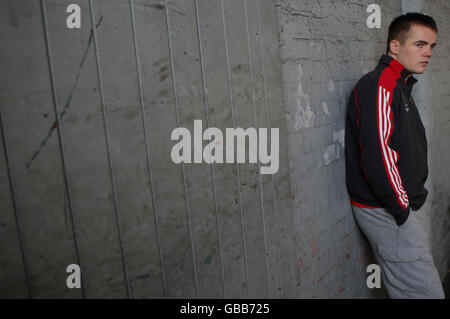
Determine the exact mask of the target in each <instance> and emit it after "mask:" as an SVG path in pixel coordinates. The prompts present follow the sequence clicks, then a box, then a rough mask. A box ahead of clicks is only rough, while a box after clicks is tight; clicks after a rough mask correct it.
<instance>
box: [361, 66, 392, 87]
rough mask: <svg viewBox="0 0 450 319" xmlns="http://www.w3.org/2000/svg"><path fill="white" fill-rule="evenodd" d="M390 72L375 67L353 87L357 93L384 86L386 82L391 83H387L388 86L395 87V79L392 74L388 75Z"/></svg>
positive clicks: (383, 68) (387, 69) (386, 69)
mask: <svg viewBox="0 0 450 319" xmlns="http://www.w3.org/2000/svg"><path fill="white" fill-rule="evenodd" d="M391 72H392V71H391V70H390V69H389V68H385V67H379V66H377V67H376V68H375V69H374V70H372V71H370V72H369V73H367V74H365V75H363V76H362V77H361V78H360V79H359V81H358V82H357V83H356V85H355V89H356V90H357V91H364V92H367V91H368V90H370V89H376V88H377V87H378V85H380V84H381V85H383V86H385V85H386V84H387V82H392V83H389V86H390V87H395V82H396V78H395V77H394V76H393V74H390V73H391ZM381 82H382V83H381Z"/></svg>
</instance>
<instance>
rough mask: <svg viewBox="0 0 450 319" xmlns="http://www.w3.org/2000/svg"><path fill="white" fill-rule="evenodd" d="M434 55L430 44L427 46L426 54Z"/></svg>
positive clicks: (428, 55) (427, 55)
mask: <svg viewBox="0 0 450 319" xmlns="http://www.w3.org/2000/svg"><path fill="white" fill-rule="evenodd" d="M432 55H433V50H432V49H431V46H429V47H428V48H427V50H426V51H425V56H426V57H430V58H431V56H432Z"/></svg>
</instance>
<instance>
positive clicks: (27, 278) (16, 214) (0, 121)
mask: <svg viewBox="0 0 450 319" xmlns="http://www.w3.org/2000/svg"><path fill="white" fill-rule="evenodd" d="M0 130H1V134H2V143H3V151H4V152H5V161H6V169H7V171H8V179H9V189H10V191H11V198H12V203H13V209H14V218H15V221H16V228H17V235H18V237H19V245H20V252H21V254H22V263H23V268H24V271H25V281H26V284H27V291H28V297H29V298H33V296H32V294H31V281H30V274H29V271H28V265H27V257H26V255H25V248H24V242H23V232H22V225H21V223H20V216H19V210H18V208H17V202H16V192H15V190H14V178H13V176H12V172H11V167H10V165H9V153H8V142H7V138H6V132H5V128H4V126H3V119H2V110H1V109H0Z"/></svg>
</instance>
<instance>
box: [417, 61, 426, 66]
mask: <svg viewBox="0 0 450 319" xmlns="http://www.w3.org/2000/svg"><path fill="white" fill-rule="evenodd" d="M419 63H420V64H422V65H425V66H426V65H428V61H422V62H419Z"/></svg>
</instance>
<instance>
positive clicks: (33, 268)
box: [0, 0, 450, 298]
mask: <svg viewBox="0 0 450 319" xmlns="http://www.w3.org/2000/svg"><path fill="white" fill-rule="evenodd" d="M168 2H169V5H168V6H167V8H166V7H165V6H164V5H163V4H164V2H160V1H156V0H135V1H134V6H133V8H134V22H135V30H136V33H135V35H136V43H137V47H136V48H135V45H134V43H135V42H134V38H133V23H132V21H133V20H132V19H131V13H130V4H129V1H128V0H114V1H111V0H108V1H106V0H95V1H93V4H94V6H93V12H94V15H95V17H94V23H95V24H97V28H96V36H95V39H94V35H93V33H92V25H91V16H90V7H89V1H88V0H79V1H69V0H47V1H45V11H46V17H47V20H48V23H47V27H48V40H49V47H48V48H49V50H50V53H51V70H52V72H50V67H49V63H48V59H47V45H46V44H47V43H46V40H45V36H44V23H43V22H44V20H43V15H42V8H41V6H40V1H37V0H36V1H29V0H21V1H17V0H15V1H12V0H8V1H2V2H0V18H1V19H0V25H1V29H0V30H1V31H0V39H1V43H3V44H2V46H1V47H0V61H2V62H1V63H2V72H1V73H0V83H1V85H0V112H1V113H0V114H1V124H2V128H3V129H2V131H1V132H0V133H1V136H2V141H3V144H2V147H1V148H0V211H1V213H0V229H1V231H0V243H1V244H0V245H1V249H0V282H1V284H0V296H2V297H14V298H26V297H29V296H30V295H31V296H32V297H34V298H48V297H57V298H80V297H83V293H82V291H81V290H80V289H72V290H71V289H68V288H67V287H66V277H67V276H68V274H67V273H66V267H67V265H69V264H73V263H80V265H81V268H82V272H83V283H84V296H85V297H87V298H126V297H128V296H129V297H132V298H164V297H169V298H195V297H200V298H224V297H226V298H247V297H250V298H314V297H317V298H342V297H348V298H372V297H385V296H386V295H385V292H384V291H383V290H376V291H371V290H369V289H367V287H366V285H365V282H366V272H365V269H366V265H367V264H369V263H372V262H374V260H373V257H372V255H371V252H370V248H369V246H368V244H367V242H366V240H365V239H364V237H363V236H362V235H361V233H360V232H359V230H358V229H357V227H356V225H355V223H354V221H353V218H352V215H351V211H350V206H349V202H348V196H347V192H346V189H345V174H344V161H343V151H344V150H343V146H344V145H343V137H344V135H343V134H344V131H343V129H344V115H345V109H346V104H347V96H348V94H349V92H350V90H351V88H352V86H353V85H354V84H355V83H356V81H357V80H358V79H359V77H360V76H361V75H362V74H364V73H366V72H368V71H370V70H371V69H372V68H373V67H374V66H375V65H376V63H377V61H378V58H379V56H380V54H381V53H383V52H384V48H385V38H386V33H387V26H388V24H389V22H390V21H391V20H392V18H393V17H395V16H397V15H398V14H400V13H401V12H402V10H405V8H406V6H407V4H402V2H401V1H395V2H393V1H377V3H378V4H379V5H380V6H381V8H382V27H381V29H368V28H367V26H366V18H367V15H368V13H366V8H367V6H368V5H369V4H370V3H371V2H370V1H357V2H351V3H347V2H345V1H320V2H318V3H316V2H312V1H293V0H292V1H290V0H283V1H280V0H279V1H266V0H264V1H259V2H257V1H256V0H247V1H243V0H224V1H223V3H224V8H223V9H224V10H223V13H224V18H225V26H226V28H224V25H223V23H222V7H221V2H220V1H210V0H208V1H206V0H199V1H198V16H197V15H196V7H195V5H194V4H195V2H194V1H190V0H185V1H179V0H178V1H168ZM70 3H78V4H79V5H80V7H81V11H82V12H81V16H82V28H81V29H68V28H67V27H66V24H65V20H66V17H67V15H68V14H67V13H66V12H65V10H66V7H67V5H68V4H70ZM409 5H411V4H409ZM414 5H416V6H417V5H418V6H421V7H420V10H423V11H424V12H425V13H429V14H431V15H433V16H434V17H435V18H436V21H437V23H438V27H439V29H440V31H439V35H438V42H439V45H438V46H437V48H436V50H435V56H434V58H433V63H432V64H431V65H430V68H431V70H428V71H427V73H426V74H425V75H424V76H422V78H420V80H419V81H420V82H419V84H418V85H417V87H416V88H415V93H414V94H415V98H416V101H417V104H418V105H419V106H420V111H421V114H422V117H423V118H424V122H425V126H426V129H427V134H428V139H429V146H430V178H429V181H428V184H427V185H428V188H429V189H430V198H429V200H428V201H427V204H426V208H425V209H424V210H423V211H424V214H423V222H424V225H425V226H426V228H427V231H428V234H429V235H430V241H431V243H432V248H433V256H434V257H435V260H436V262H437V264H438V268H439V271H440V274H441V276H442V277H443V276H444V275H445V272H446V269H447V268H448V252H449V244H450V240H449V235H448V233H449V232H448V229H449V216H448V209H449V195H448V194H450V190H449V187H450V185H449V182H448V181H449V180H450V178H449V176H448V175H449V174H450V173H449V170H448V169H447V168H446V167H445V164H446V163H448V162H449V161H448V160H449V154H450V152H449V148H448V146H449V144H448V139H447V136H448V135H449V134H448V129H449V125H448V119H449V114H448V106H449V105H448V104H449V102H448V100H449V99H448V95H449V85H448V79H449V74H450V73H449V69H448V65H449V64H448V61H449V56H450V52H449V47H448V45H447V43H449V41H448V40H449V39H448V38H449V33H448V31H447V30H449V28H448V23H449V21H448V10H449V9H450V7H449V6H448V5H447V4H444V3H442V1H441V2H439V1H427V2H426V3H424V2H421V1H416V2H415V4H414ZM167 22H169V29H168V28H167ZM197 22H198V23H199V27H200V29H199V31H198V30H197ZM247 28H248V33H247ZM224 30H226V45H225V42H224ZM199 35H200V38H201V48H202V50H200V46H199V42H198V37H199ZM169 39H170V41H169ZM95 40H96V41H95ZM95 42H97V46H96V45H95ZM136 52H137V56H138V60H139V61H138V62H139V63H137V60H136ZM97 58H98V59H99V60H98V61H99V63H97ZM137 66H138V67H137ZM138 71H139V72H138ZM228 74H229V75H230V77H229V78H228ZM99 75H100V77H101V81H99ZM138 75H140V77H139V76H138ZM52 80H53V82H54V83H55V85H54V86H52ZM431 84H432V85H431ZM140 88H141V90H142V96H141V94H140V92H141V90H140ZM53 89H54V92H55V98H54V97H53V95H52V92H53ZM205 92H206V99H205V98H204V97H205ZM55 106H56V108H57V110H58V112H59V114H60V119H59V120H58V119H57V118H56V116H55V114H56V113H55ZM232 108H233V113H232V112H231V110H232ZM206 113H207V114H208V116H206ZM198 119H200V120H202V121H203V129H205V128H206V126H209V127H218V128H220V129H221V130H222V131H223V132H224V131H225V128H227V127H233V125H234V126H236V127H243V128H248V127H268V128H270V127H278V128H280V170H279V171H278V172H277V173H276V174H274V175H259V174H258V165H257V164H239V165H235V164H215V165H213V166H211V165H209V164H185V165H184V166H183V167H182V166H181V165H177V164H174V163H173V162H172V160H171V158H170V152H171V148H172V146H173V145H174V144H175V142H174V141H171V140H170V134H171V132H172V130H173V129H174V128H176V127H177V126H182V127H186V128H188V129H189V130H190V131H191V132H192V131H193V121H194V120H198ZM58 123H59V125H58ZM204 145H206V143H204ZM5 151H6V152H5ZM61 151H63V152H61ZM6 153H7V154H6ZM6 155H8V156H6ZM16 216H17V218H18V219H17V220H16ZM72 218H73V223H72ZM18 222H19V223H18ZM18 225H19V226H20V229H19V231H18ZM74 235H75V236H74ZM20 237H22V241H23V250H24V253H22V252H21V245H20ZM74 239H76V242H75V240H74ZM75 243H76V244H77V245H75ZM77 253H78V256H79V257H77ZM27 274H28V275H27ZM27 277H28V282H29V286H27V280H26V279H27Z"/></svg>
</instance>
